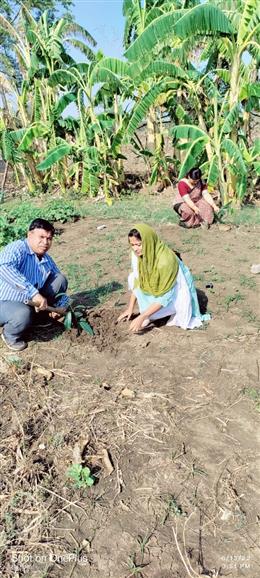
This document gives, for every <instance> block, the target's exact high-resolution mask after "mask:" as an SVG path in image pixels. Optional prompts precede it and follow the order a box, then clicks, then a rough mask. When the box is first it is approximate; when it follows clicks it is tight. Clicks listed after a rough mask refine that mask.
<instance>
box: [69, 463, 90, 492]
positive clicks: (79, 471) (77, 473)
mask: <svg viewBox="0 0 260 578" xmlns="http://www.w3.org/2000/svg"><path fill="white" fill-rule="evenodd" d="M67 476H68V478H70V479H71V480H72V481H73V482H74V486H75V487H76V488H84V487H86V486H87V487H91V486H93V484H94V478H93V477H92V476H91V472H90V469H89V468H88V467H83V466H82V465H81V464H72V466H71V467H70V468H68V470H67Z"/></svg>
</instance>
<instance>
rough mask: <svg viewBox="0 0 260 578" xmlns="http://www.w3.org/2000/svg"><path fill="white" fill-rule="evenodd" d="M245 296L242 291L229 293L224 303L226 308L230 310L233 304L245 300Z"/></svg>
mask: <svg viewBox="0 0 260 578" xmlns="http://www.w3.org/2000/svg"><path fill="white" fill-rule="evenodd" d="M244 299H245V296H244V295H242V294H241V293H236V294H235V295H227V296H226V297H225V300H224V303H225V306H226V310H227V311H228V310H229V308H230V306H231V305H236V304H237V303H239V301H244Z"/></svg>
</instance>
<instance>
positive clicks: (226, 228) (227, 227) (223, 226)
mask: <svg viewBox="0 0 260 578" xmlns="http://www.w3.org/2000/svg"><path fill="white" fill-rule="evenodd" d="M218 229H219V231H223V232H224V231H230V230H231V229H232V227H231V225H226V224H225V223H219V225H218Z"/></svg>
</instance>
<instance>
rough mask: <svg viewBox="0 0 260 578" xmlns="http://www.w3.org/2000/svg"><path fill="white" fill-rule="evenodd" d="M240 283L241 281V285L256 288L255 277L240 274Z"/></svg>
mask: <svg viewBox="0 0 260 578" xmlns="http://www.w3.org/2000/svg"><path fill="white" fill-rule="evenodd" d="M239 283H240V285H241V287H248V289H255V288H256V282H255V279H252V278H251V277H247V276H246V275H240V278H239Z"/></svg>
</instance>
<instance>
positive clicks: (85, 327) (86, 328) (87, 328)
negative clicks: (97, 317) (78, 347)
mask: <svg viewBox="0 0 260 578" xmlns="http://www.w3.org/2000/svg"><path fill="white" fill-rule="evenodd" d="M79 325H80V327H81V329H83V330H84V331H86V332H87V333H89V335H94V331H93V329H92V327H91V326H90V325H89V323H87V321H85V320H84V319H81V320H80V321H79Z"/></svg>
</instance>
